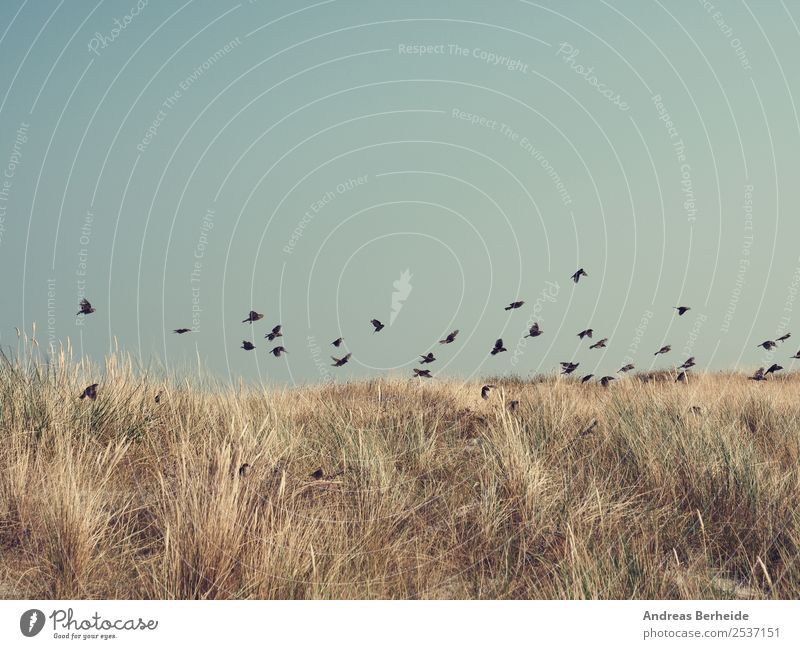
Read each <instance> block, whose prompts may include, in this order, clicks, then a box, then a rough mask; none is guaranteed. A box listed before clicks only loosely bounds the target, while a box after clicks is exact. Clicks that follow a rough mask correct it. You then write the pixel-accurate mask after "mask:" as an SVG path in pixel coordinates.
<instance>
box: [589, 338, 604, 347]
mask: <svg viewBox="0 0 800 649" xmlns="http://www.w3.org/2000/svg"><path fill="white" fill-rule="evenodd" d="M607 342H608V338H602V339H600V340H598V341H597V342H596V343H595V344H594V345H589V349H601V348H602V347H605V346H606V343H607Z"/></svg>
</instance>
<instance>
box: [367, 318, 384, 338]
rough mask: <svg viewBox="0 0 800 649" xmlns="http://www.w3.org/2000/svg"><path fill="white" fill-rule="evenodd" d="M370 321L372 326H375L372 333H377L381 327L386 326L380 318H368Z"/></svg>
mask: <svg viewBox="0 0 800 649" xmlns="http://www.w3.org/2000/svg"><path fill="white" fill-rule="evenodd" d="M370 322H371V323H372V326H373V327H375V331H373V332H372V333H374V334H375V333H378V332H379V331H380V330H381V329H383V328H384V327H385V326H386V325H384V324H383V323H382V322H381V321H380V320H376V319H375V318H373V319H372V320H370Z"/></svg>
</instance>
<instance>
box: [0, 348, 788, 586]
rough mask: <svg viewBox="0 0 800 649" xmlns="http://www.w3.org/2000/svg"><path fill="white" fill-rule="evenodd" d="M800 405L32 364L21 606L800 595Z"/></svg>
mask: <svg viewBox="0 0 800 649" xmlns="http://www.w3.org/2000/svg"><path fill="white" fill-rule="evenodd" d="M93 382H98V383H99V384H100V386H99V388H98V393H99V396H98V398H97V400H96V401H94V402H92V401H89V400H88V399H85V400H82V401H81V400H79V399H78V398H77V395H78V394H79V393H80V392H81V390H82V389H83V388H84V387H85V386H86V385H88V384H89V383H93ZM798 388H800V378H798V377H795V376H786V377H783V378H782V380H771V381H769V382H766V383H756V382H753V381H748V380H746V379H745V378H744V377H741V376H737V375H732V374H725V375H723V374H717V375H715V374H708V375H697V376H695V377H693V380H692V381H691V382H690V383H689V384H688V385H682V384H675V383H673V382H671V381H670V382H665V381H652V382H647V383H644V382H642V381H639V380H637V379H636V377H628V378H626V379H624V380H620V381H617V382H615V383H614V384H613V385H612V386H611V387H609V388H608V389H603V388H600V387H597V386H594V385H580V384H578V383H577V382H574V381H564V380H561V379H555V378H547V379H543V380H536V381H531V382H525V381H519V380H509V381H502V380H500V381H499V382H498V389H497V390H495V391H494V392H493V393H492V394H491V396H490V398H489V399H488V400H487V401H484V400H482V399H481V398H480V384H479V383H473V382H468V383H464V382H458V381H448V380H439V379H434V380H430V381H424V382H420V381H418V380H409V381H404V380H400V379H393V380H372V381H364V382H357V383H349V384H341V385H322V386H318V387H305V388H294V389H280V390H267V391H265V390H260V389H257V388H252V387H251V388H246V387H241V386H240V387H237V388H225V389H215V390H211V389H204V388H203V387H201V386H194V385H189V384H187V383H185V382H184V383H179V382H175V381H165V380H163V379H158V378H148V377H147V375H146V373H142V372H137V371H135V370H134V369H133V368H132V366H131V363H130V362H128V361H126V360H124V359H120V358H118V357H110V358H109V359H108V361H107V362H106V364H105V367H104V368H102V370H101V369H99V368H93V367H91V366H89V365H88V364H87V363H72V362H71V361H70V360H69V355H68V353H62V354H59V355H57V356H56V357H54V358H51V359H48V361H47V362H44V361H41V360H37V358H36V355H35V354H33V355H32V354H29V353H27V352H25V351H23V353H20V354H18V355H16V356H15V359H14V360H9V359H8V358H5V359H4V360H3V361H2V363H0V548H2V552H1V553H0V596H2V597H15V598H50V597H58V598H62V597H63V598H190V599H191V598H549V599H559V598H610V599H616V598H644V599H661V598H697V599H701V598H735V597H747V598H797V597H798V596H800V564H799V563H798V554H799V553H800V514H799V513H798V512H800V461H799V460H800V425H798V422H799V421H800V420H798V416H799V415H800V406H799V405H798V402H797V401H798V400H797V398H796V394H797V392H798ZM158 393H161V397H160V400H159V402H158V403H156V401H155V396H156V395H157V394H158ZM510 399H518V400H519V407H518V409H517V410H515V411H513V412H512V411H510V410H509V409H508V408H507V407H506V403H507V402H508V400H510ZM691 406H698V407H699V411H698V410H696V409H694V410H693V409H692V408H691ZM593 422H594V423H593ZM243 463H248V464H250V465H251V470H250V472H249V473H247V475H245V476H243V477H240V476H239V471H238V469H239V467H240V466H241V465H242V464H243ZM318 468H322V470H323V472H324V477H323V478H322V479H314V478H313V477H311V474H312V473H313V472H314V471H315V470H316V469H318Z"/></svg>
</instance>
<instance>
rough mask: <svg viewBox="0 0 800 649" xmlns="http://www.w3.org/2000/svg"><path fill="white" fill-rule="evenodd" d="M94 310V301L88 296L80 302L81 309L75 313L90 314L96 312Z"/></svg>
mask: <svg viewBox="0 0 800 649" xmlns="http://www.w3.org/2000/svg"><path fill="white" fill-rule="evenodd" d="M94 311H95V309H94V307H93V306H92V303H91V302H89V300H87V299H86V298H83V299H82V300H81V303H80V311H78V312H77V313H76V314H75V315H89V314H90V313H94Z"/></svg>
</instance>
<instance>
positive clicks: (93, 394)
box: [78, 383, 98, 401]
mask: <svg viewBox="0 0 800 649" xmlns="http://www.w3.org/2000/svg"><path fill="white" fill-rule="evenodd" d="M97 386H98V384H97V383H92V384H91V385H90V386H87V387H85V388H84V389H83V392H81V394H80V396H79V397H78V398H79V399H85V398H86V397H89V398H90V399H91V400H92V401H94V400H95V399H97Z"/></svg>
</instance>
